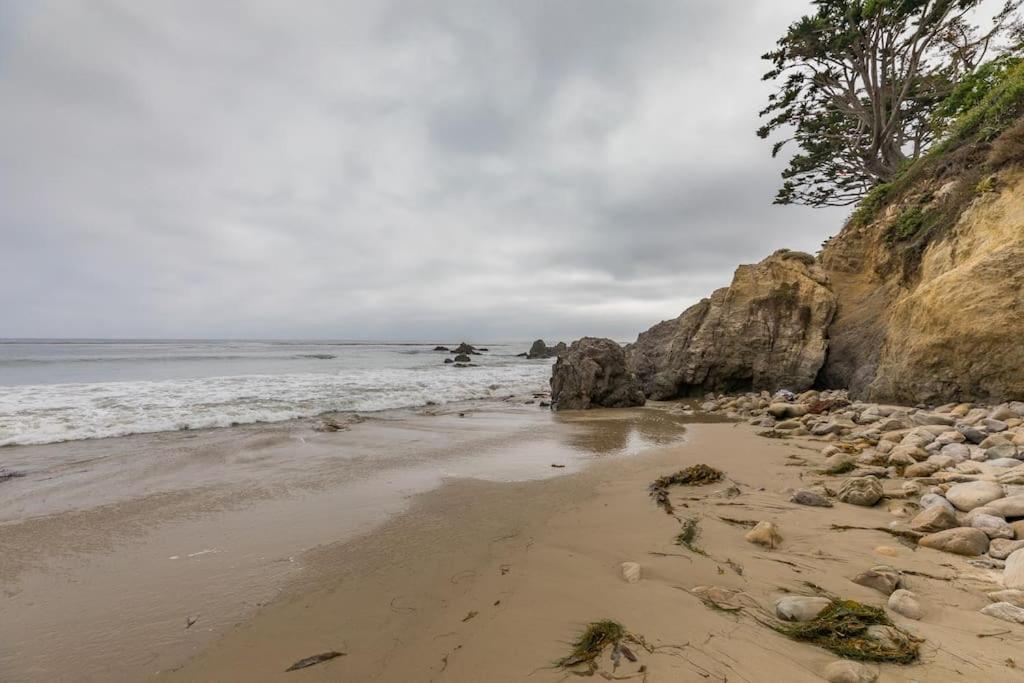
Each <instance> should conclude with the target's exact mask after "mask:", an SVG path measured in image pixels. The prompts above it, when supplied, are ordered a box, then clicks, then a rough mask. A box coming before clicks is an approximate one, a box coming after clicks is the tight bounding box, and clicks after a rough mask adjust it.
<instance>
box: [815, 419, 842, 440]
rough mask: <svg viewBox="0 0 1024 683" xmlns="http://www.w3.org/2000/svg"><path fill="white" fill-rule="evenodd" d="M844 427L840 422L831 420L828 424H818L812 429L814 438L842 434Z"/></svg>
mask: <svg viewBox="0 0 1024 683" xmlns="http://www.w3.org/2000/svg"><path fill="white" fill-rule="evenodd" d="M842 433H843V425H841V424H839V423H838V422H833V421H831V420H829V421H827V422H819V423H818V424H816V425H814V426H813V427H811V434H813V435H814V436H827V435H829V434H842Z"/></svg>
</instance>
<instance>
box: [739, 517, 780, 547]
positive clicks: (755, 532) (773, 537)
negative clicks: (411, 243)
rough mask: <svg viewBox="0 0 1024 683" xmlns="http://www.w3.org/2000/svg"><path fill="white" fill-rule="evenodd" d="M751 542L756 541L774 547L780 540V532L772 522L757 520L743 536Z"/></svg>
mask: <svg viewBox="0 0 1024 683" xmlns="http://www.w3.org/2000/svg"><path fill="white" fill-rule="evenodd" d="M744 538H746V539H747V540H748V541H750V542H751V543H757V544H758V545H763V546H766V547H768V548H774V547H775V546H777V545H778V544H779V543H781V542H782V534H780V533H779V528H778V527H777V526H775V524H774V523H773V522H767V521H765V522H758V523H757V526H755V527H754V528H753V529H751V530H750V531H748V532H747V534H746V536H744Z"/></svg>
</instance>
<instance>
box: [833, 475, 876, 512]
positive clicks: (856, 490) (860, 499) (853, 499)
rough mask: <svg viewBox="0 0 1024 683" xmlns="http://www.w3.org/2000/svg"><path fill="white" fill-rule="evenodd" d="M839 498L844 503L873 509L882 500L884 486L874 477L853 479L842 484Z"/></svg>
mask: <svg viewBox="0 0 1024 683" xmlns="http://www.w3.org/2000/svg"><path fill="white" fill-rule="evenodd" d="M837 497H838V498H839V500H841V501H842V502H844V503H849V504H851V505H861V506H864V507H871V506H873V505H874V504H875V503H877V502H878V501H879V500H881V499H882V485H881V484H880V483H878V480H877V479H875V478H874V477H853V478H850V479H847V480H846V481H844V482H843V483H842V485H841V486H840V487H839V493H838V496H837Z"/></svg>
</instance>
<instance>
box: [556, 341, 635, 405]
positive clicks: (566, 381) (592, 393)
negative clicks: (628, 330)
mask: <svg viewBox="0 0 1024 683" xmlns="http://www.w3.org/2000/svg"><path fill="white" fill-rule="evenodd" d="M551 404H552V406H553V407H554V408H555V410H583V409H586V408H595V407H602V408H623V407H629V406H641V405H643V404H644V394H643V391H642V389H641V387H640V383H639V381H638V380H637V378H636V376H635V375H633V373H631V372H630V371H629V370H628V369H627V368H626V354H625V352H624V351H623V349H622V347H621V346H619V345H618V344H616V343H615V342H613V341H612V340H611V339H595V338H594V337H584V338H583V339H579V340H577V341H574V342H573V343H572V346H570V347H569V350H568V351H567V352H566V353H565V354H563V355H562V356H559V357H558V360H556V361H555V366H554V368H553V370H552V375H551Z"/></svg>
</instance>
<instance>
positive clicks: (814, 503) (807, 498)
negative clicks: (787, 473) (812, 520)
mask: <svg viewBox="0 0 1024 683" xmlns="http://www.w3.org/2000/svg"><path fill="white" fill-rule="evenodd" d="M789 501H790V502H791V503H796V504H797V505H810V506H811V507H819V508H830V507H832V501H830V500H829V499H828V498H826V497H825V496H823V495H821V494H819V493H815V492H814V491H806V490H803V489H801V490H799V491H796V492H794V493H793V495H792V496H791V497H790V499H789Z"/></svg>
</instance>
